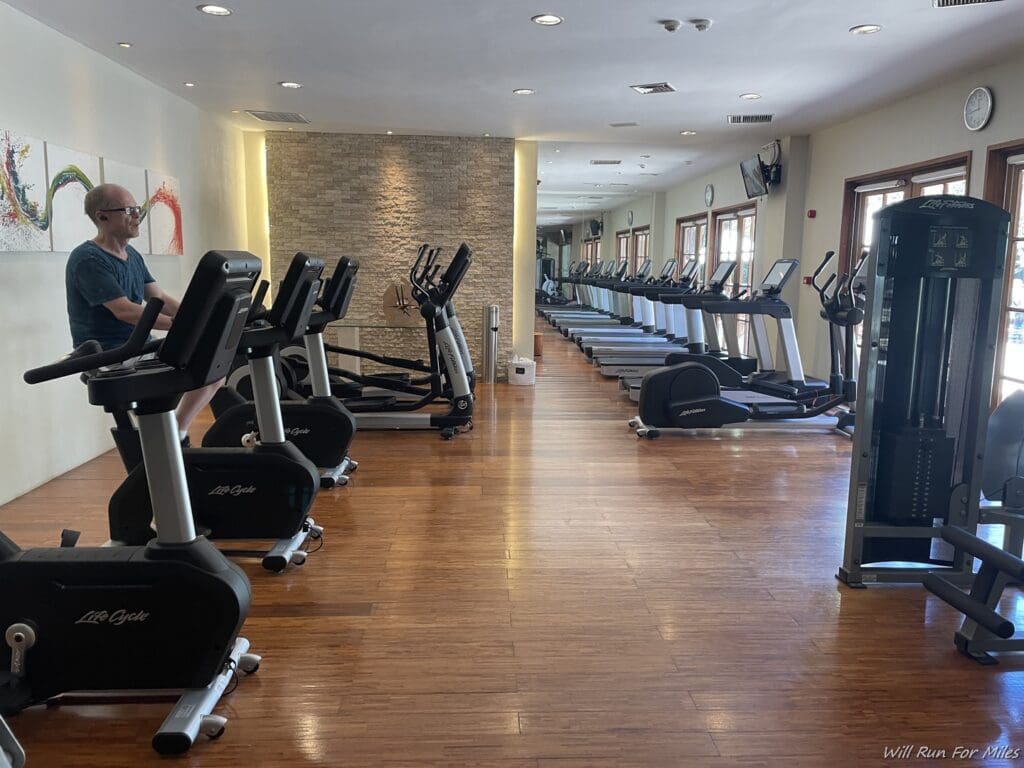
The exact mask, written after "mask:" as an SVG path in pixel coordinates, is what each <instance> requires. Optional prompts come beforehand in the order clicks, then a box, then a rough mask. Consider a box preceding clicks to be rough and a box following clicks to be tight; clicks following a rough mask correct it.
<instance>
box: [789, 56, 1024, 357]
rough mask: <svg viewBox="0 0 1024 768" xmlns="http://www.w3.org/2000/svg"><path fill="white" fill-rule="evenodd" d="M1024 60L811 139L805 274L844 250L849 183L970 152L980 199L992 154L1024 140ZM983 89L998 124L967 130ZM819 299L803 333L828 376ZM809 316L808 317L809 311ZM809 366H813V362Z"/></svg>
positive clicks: (973, 188)
mask: <svg viewBox="0 0 1024 768" xmlns="http://www.w3.org/2000/svg"><path fill="white" fill-rule="evenodd" d="M1022 74H1024V53H1022V54H1020V55H1018V56H1016V57H1014V58H1012V59H1009V60H1008V61H1005V62H1003V63H1002V64H999V65H997V66H993V67H988V68H986V69H982V70H978V71H975V72H972V73H969V74H964V75H962V76H960V77H956V78H950V79H949V80H948V81H946V82H945V83H944V84H943V85H942V86H941V87H940V88H934V89H931V90H928V91H925V92H923V93H921V94H918V95H916V96H912V97H910V98H906V99H903V100H901V101H898V102H896V103H895V104H892V105H890V106H887V107H884V108H882V109H879V110H876V111H874V112H869V113H867V114H864V115H861V116H859V117H857V118H855V119H853V120H850V121H848V122H845V123H842V124H840V125H836V126H833V127H830V128H827V129H825V130H823V131H819V132H817V133H815V134H813V135H812V136H811V159H810V173H809V176H808V183H807V208H813V209H816V210H817V218H815V219H805V221H804V242H803V259H802V267H803V270H804V274H810V273H811V271H812V270H813V268H814V265H815V264H816V263H817V262H818V261H820V259H821V258H822V256H823V255H824V253H825V251H827V250H830V249H837V248H838V247H839V233H840V228H841V221H842V205H843V186H844V181H845V180H846V179H848V178H851V177H854V176H861V175H864V174H868V173H873V172H875V171H884V170H886V169H888V168H895V167H898V166H901V165H908V164H910V163H918V162H923V161H926V160H931V159H933V158H937V157H944V156H946V155H952V154H956V153H959V152H965V151H968V150H969V151H971V152H972V160H971V178H970V180H969V187H968V188H969V190H970V194H971V195H972V196H974V197H981V196H982V193H983V189H984V184H985V160H986V154H987V148H988V147H989V146H991V145H993V144H1000V143H1003V142H1007V141H1012V140H1016V139H1022V138H1024V78H1022ZM977 85H987V86H989V87H990V88H991V89H992V91H993V94H994V96H995V110H994V112H993V117H992V121H991V122H990V123H989V124H988V126H987V127H986V128H985V129H984V130H981V131H977V132H972V131H968V130H967V129H966V128H965V127H964V122H963V105H964V99H966V98H967V94H968V93H969V92H970V90H971V89H972V88H974V87H975V86H977ZM817 307H818V304H817V299H816V297H815V296H814V295H813V293H812V292H811V291H810V289H808V290H805V291H802V292H801V303H800V309H799V311H798V326H797V328H798V334H799V338H800V344H801V351H802V352H803V354H804V357H805V366H806V367H807V368H808V369H809V370H812V371H815V372H816V373H819V374H820V373H824V372H827V371H828V331H827V329H826V328H825V324H824V322H823V321H820V320H818V319H817ZM807 310H810V311H807ZM808 361H811V362H808Z"/></svg>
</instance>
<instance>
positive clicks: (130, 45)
mask: <svg viewBox="0 0 1024 768" xmlns="http://www.w3.org/2000/svg"><path fill="white" fill-rule="evenodd" d="M118 46H119V47H121V48H131V47H132V44H131V43H127V42H125V43H118Z"/></svg>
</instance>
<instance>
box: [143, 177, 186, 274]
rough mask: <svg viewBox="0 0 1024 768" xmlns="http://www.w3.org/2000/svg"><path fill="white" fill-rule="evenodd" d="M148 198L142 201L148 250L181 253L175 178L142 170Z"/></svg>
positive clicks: (175, 254)
mask: <svg viewBox="0 0 1024 768" xmlns="http://www.w3.org/2000/svg"><path fill="white" fill-rule="evenodd" d="M146 177H147V179H148V185H147V186H148V189H149V199H148V201H147V203H146V206H147V210H148V216H147V217H148V218H149V237H150V241H151V242H152V248H151V250H150V252H151V253H155V254H161V255H168V256H181V255H182V254H183V253H184V252H185V249H184V243H183V240H182V233H181V193H180V190H179V186H178V180H177V179H176V178H174V177H173V176H166V175H164V174H162V173H158V172H157V171H146Z"/></svg>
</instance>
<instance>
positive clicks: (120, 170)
mask: <svg viewBox="0 0 1024 768" xmlns="http://www.w3.org/2000/svg"><path fill="white" fill-rule="evenodd" d="M103 183H104V184H117V185H119V186H122V187H124V188H125V189H127V190H128V191H129V192H131V193H132V197H134V198H135V201H136V202H137V203H138V204H139V205H142V206H145V203H146V200H147V197H146V169H145V168H139V167H137V166H134V165H128V164H127V163H119V162H118V161H117V160H111V159H110V158H108V157H105V158H103ZM131 245H132V247H133V248H135V250H137V251H139V253H152V251H151V250H150V244H149V216H145V217H144V218H143V219H142V222H141V223H140V224H139V236H138V238H137V239H135V240H133V241H132V243H131Z"/></svg>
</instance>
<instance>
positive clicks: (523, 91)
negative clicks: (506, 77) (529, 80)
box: [512, 88, 536, 96]
mask: <svg viewBox="0 0 1024 768" xmlns="http://www.w3.org/2000/svg"><path fill="white" fill-rule="evenodd" d="M512 93H513V94H514V95H516V96H533V94H535V93H536V91H535V90H533V88H516V89H515V90H514V91H512Z"/></svg>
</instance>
